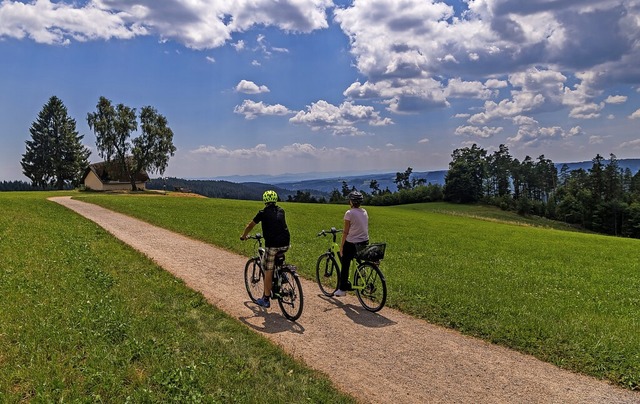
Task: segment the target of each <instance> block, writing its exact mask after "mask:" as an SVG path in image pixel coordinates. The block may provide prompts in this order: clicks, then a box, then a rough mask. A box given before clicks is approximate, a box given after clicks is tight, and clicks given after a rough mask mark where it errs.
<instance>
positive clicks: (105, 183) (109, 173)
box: [82, 161, 149, 191]
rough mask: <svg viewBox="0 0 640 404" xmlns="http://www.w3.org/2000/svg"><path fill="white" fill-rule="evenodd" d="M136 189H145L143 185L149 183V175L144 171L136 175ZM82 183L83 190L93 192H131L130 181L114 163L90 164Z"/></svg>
mask: <svg viewBox="0 0 640 404" xmlns="http://www.w3.org/2000/svg"><path fill="white" fill-rule="evenodd" d="M135 180H136V187H137V188H138V189H139V190H144V189H145V183H146V182H147V181H149V175H148V174H147V173H146V172H145V171H140V172H139V173H137V174H136V177H135ZM82 183H83V184H84V186H85V188H87V189H91V190H94V191H123V190H124V191H128V190H131V181H130V180H129V177H127V175H126V173H124V172H123V170H122V169H121V168H120V166H119V165H118V164H117V163H116V162H114V161H111V162H109V161H102V162H100V163H94V164H91V165H90V166H89V167H87V169H86V170H85V171H84V175H83V176H82Z"/></svg>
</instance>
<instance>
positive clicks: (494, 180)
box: [487, 144, 513, 197]
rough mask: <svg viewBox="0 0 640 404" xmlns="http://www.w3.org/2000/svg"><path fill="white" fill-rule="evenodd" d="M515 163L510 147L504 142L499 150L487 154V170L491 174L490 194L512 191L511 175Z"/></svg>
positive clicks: (496, 194)
mask: <svg viewBox="0 0 640 404" xmlns="http://www.w3.org/2000/svg"><path fill="white" fill-rule="evenodd" d="M512 165H513V158H512V157H511V155H510V154H509V148H508V147H507V146H505V145H503V144H501V145H500V148H499V150H497V151H495V152H493V154H492V155H490V156H487V170H488V175H489V188H490V194H492V195H493V196H498V197H501V196H505V195H508V194H509V192H510V186H511V184H510V181H509V175H510V171H511V167H512Z"/></svg>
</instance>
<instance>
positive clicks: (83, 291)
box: [0, 192, 352, 403]
mask: <svg viewBox="0 0 640 404" xmlns="http://www.w3.org/2000/svg"><path fill="white" fill-rule="evenodd" d="M51 195H61V194H60V193H42V192H15V193H0V207H1V208H2V215H0V268H1V269H0V313H1V314H0V402H2V403H18V402H105V401H106V402H122V403H125V402H136V403H140V402H148V403H158V402H181V403H182V402H232V401H237V402H245V403H253V402H262V401H264V397H269V400H270V401H272V402H305V401H308V402H336V401H337V402H352V400H351V399H350V398H349V397H346V396H344V395H342V394H341V393H339V392H337V391H335V390H334V389H333V387H332V386H331V384H330V382H329V381H328V379H327V378H326V377H324V376H323V375H320V374H318V373H317V372H314V371H311V370H309V369H308V368H306V367H304V366H303V365H302V364H300V363H299V362H297V361H295V360H293V359H292V358H291V357H289V356H287V355H285V354H284V353H283V352H282V351H281V350H280V348H278V347H276V346H274V345H273V344H271V343H269V342H268V341H266V340H265V339H263V338H261V337H259V336H258V335H256V334H255V333H254V332H253V331H250V330H249V329H248V328H247V327H246V326H244V325H243V324H241V323H240V322H239V321H238V320H236V319H233V318H231V317H229V316H227V315H226V314H224V313H222V312H221V311H219V310H216V309H215V308H213V307H212V306H210V305H208V304H207V303H206V301H205V299H204V298H203V296H202V295H201V294H199V293H196V292H194V291H192V290H190V289H188V288H187V287H186V286H185V285H184V283H183V282H182V281H180V280H178V279H176V278H174V277H173V276H172V275H170V274H169V273H168V272H165V271H163V270H162V269H161V268H159V267H157V266H156V265H155V264H153V263H152V262H151V261H149V260H148V259H146V258H145V257H143V256H142V255H140V254H139V253H137V252H135V251H133V250H132V249H131V248H128V247H127V246H125V245H123V244H122V243H120V242H119V241H117V240H115V239H114V238H113V237H112V236H111V235H109V234H108V233H106V232H105V231H103V230H102V229H101V228H100V227H98V226H97V225H95V224H93V223H92V222H89V221H87V220H85V219H83V218H81V217H80V216H78V215H77V214H75V213H73V212H71V211H70V210H68V209H66V208H64V207H62V206H60V205H58V204H56V203H53V202H49V201H47V200H46V199H45V197H46V196H51ZM116 199H120V198H119V197H114V198H113V200H116ZM121 199H122V201H125V198H124V197H122V198H121ZM176 199H177V198H176ZM193 200H195V199H191V198H190V199H189V201H188V202H187V200H186V199H184V202H183V203H185V205H186V206H191V205H189V202H192V201H193ZM203 200H204V199H203ZM137 202H138V203H145V202H146V201H145V200H141V199H138V200H137ZM151 210H153V211H155V209H154V208H151Z"/></svg>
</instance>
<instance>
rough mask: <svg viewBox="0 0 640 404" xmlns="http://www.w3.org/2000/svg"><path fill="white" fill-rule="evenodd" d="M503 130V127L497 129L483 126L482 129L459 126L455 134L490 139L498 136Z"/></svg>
mask: <svg viewBox="0 0 640 404" xmlns="http://www.w3.org/2000/svg"><path fill="white" fill-rule="evenodd" d="M503 130H504V128H501V127H497V128H495V127H488V126H483V127H482V128H480V127H477V126H458V127H457V128H456V132H455V133H456V135H464V136H471V137H477V138H482V139H488V138H490V137H493V136H495V135H497V134H498V133H500V132H502V131H503Z"/></svg>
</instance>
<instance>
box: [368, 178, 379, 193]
mask: <svg viewBox="0 0 640 404" xmlns="http://www.w3.org/2000/svg"><path fill="white" fill-rule="evenodd" d="M369 188H371V195H378V194H380V185H379V184H378V180H371V181H370V182H369Z"/></svg>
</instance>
